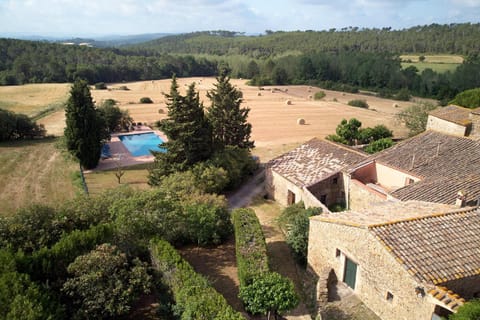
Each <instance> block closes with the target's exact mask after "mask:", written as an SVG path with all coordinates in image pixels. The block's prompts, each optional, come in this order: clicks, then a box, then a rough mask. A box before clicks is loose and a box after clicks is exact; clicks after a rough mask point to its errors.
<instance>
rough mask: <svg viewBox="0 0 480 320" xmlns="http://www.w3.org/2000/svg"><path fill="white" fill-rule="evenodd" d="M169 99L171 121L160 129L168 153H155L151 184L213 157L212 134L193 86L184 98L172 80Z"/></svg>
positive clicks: (168, 107) (160, 125) (167, 119)
mask: <svg viewBox="0 0 480 320" xmlns="http://www.w3.org/2000/svg"><path fill="white" fill-rule="evenodd" d="M165 97H166V98H167V100H168V102H167V109H168V118H166V119H164V120H161V121H160V123H159V129H160V130H161V131H163V133H165V135H166V136H167V138H168V141H166V142H164V143H162V144H161V145H160V147H161V148H165V149H166V150H167V152H165V153H162V152H156V153H155V165H154V169H152V170H151V171H150V177H149V179H150V184H154V185H155V184H158V182H159V179H161V177H162V176H165V175H168V174H170V173H172V172H174V171H185V170H188V169H189V168H191V167H192V166H193V165H194V164H195V163H197V162H200V161H204V160H206V159H208V158H209V157H210V156H211V154H212V138H211V137H212V132H211V127H210V125H209V123H208V121H207V119H206V117H205V113H204V111H203V105H202V103H201V102H200V97H199V95H198V93H197V92H196V91H195V85H194V84H193V83H192V84H191V85H190V86H189V87H188V90H187V93H186V95H185V96H182V95H181V94H180V93H179V92H178V84H177V80H176V77H175V76H174V77H173V78H172V85H171V87H170V93H169V94H165Z"/></svg>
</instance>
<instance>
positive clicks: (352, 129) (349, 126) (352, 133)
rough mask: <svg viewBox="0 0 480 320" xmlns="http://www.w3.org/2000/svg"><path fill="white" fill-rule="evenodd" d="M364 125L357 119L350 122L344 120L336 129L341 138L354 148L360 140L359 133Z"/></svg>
mask: <svg viewBox="0 0 480 320" xmlns="http://www.w3.org/2000/svg"><path fill="white" fill-rule="evenodd" d="M361 126H362V123H361V122H360V121H358V120H357V119H355V118H352V119H350V120H348V121H347V120H346V119H343V120H342V121H341V122H340V124H339V125H338V126H337V128H336V130H335V131H336V133H337V135H338V136H339V137H341V138H342V139H344V140H345V141H347V144H348V145H350V146H352V145H354V144H355V143H356V140H357V139H358V132H359V129H360V127H361Z"/></svg>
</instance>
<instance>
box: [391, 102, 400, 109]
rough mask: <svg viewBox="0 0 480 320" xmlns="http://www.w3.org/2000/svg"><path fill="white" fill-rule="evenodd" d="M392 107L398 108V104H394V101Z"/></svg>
mask: <svg viewBox="0 0 480 320" xmlns="http://www.w3.org/2000/svg"><path fill="white" fill-rule="evenodd" d="M392 107H394V108H400V106H399V105H398V104H396V103H394V104H393V105H392Z"/></svg>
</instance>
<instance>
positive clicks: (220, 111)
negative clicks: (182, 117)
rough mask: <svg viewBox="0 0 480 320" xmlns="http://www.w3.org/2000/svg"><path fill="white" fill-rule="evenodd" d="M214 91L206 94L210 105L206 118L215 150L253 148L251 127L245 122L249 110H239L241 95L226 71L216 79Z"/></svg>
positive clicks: (241, 100)
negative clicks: (231, 147)
mask: <svg viewBox="0 0 480 320" xmlns="http://www.w3.org/2000/svg"><path fill="white" fill-rule="evenodd" d="M214 86H215V89H212V90H211V91H209V92H207V97H208V98H210V100H211V102H212V104H211V106H210V108H209V109H208V113H207V118H208V121H209V122H210V124H211V126H212V132H213V142H214V146H215V148H216V149H223V148H224V147H225V146H238V147H240V148H244V149H251V148H253V147H254V142H253V141H250V134H251V131H252V125H251V124H250V123H248V122H247V118H248V113H249V112H250V109H249V108H241V104H242V102H243V99H242V98H243V94H242V92H241V91H239V90H237V89H236V88H235V87H234V86H232V84H231V83H230V78H229V77H227V75H226V71H225V70H222V71H221V72H220V75H219V76H218V77H217V83H216V84H214Z"/></svg>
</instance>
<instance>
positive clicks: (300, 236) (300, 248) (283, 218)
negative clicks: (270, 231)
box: [278, 202, 322, 266]
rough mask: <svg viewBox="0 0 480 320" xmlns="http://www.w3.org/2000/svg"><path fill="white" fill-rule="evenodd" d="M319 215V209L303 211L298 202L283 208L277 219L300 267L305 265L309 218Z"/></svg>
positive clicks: (301, 205) (303, 208) (320, 210)
mask: <svg viewBox="0 0 480 320" xmlns="http://www.w3.org/2000/svg"><path fill="white" fill-rule="evenodd" d="M320 213H322V209H321V208H308V209H305V206H304V204H303V202H298V203H296V204H292V205H290V206H288V207H287V208H285V209H284V210H283V211H282V213H281V214H280V217H279V218H278V222H279V224H280V227H281V228H282V229H283V230H284V232H285V234H286V235H287V239H286V240H287V244H288V245H289V246H290V248H291V249H292V252H293V254H294V257H295V259H296V260H297V262H298V263H299V264H301V265H302V266H306V264H307V249H308V228H309V222H310V220H309V217H311V216H314V215H318V214H320Z"/></svg>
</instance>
